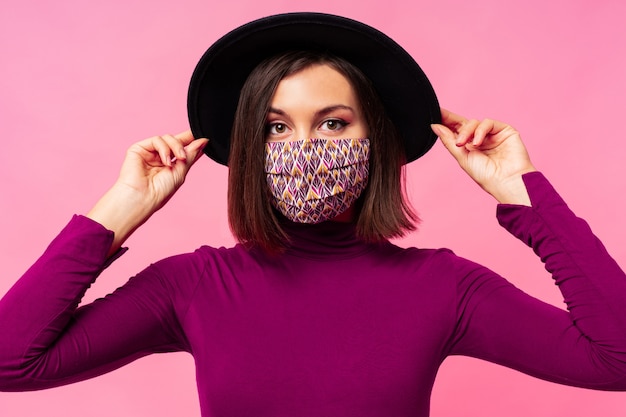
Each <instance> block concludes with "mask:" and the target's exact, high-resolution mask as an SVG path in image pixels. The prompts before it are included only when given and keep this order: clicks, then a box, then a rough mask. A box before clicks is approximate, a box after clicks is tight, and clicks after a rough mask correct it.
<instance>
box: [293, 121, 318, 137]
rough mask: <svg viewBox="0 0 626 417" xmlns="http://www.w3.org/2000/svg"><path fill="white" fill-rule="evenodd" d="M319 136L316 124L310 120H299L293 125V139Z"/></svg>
mask: <svg viewBox="0 0 626 417" xmlns="http://www.w3.org/2000/svg"><path fill="white" fill-rule="evenodd" d="M318 136H319V133H317V129H316V126H315V125H314V124H313V122H312V121H310V120H300V121H298V122H296V124H295V126H294V134H293V137H294V139H295V140H303V139H312V138H316V137H318Z"/></svg>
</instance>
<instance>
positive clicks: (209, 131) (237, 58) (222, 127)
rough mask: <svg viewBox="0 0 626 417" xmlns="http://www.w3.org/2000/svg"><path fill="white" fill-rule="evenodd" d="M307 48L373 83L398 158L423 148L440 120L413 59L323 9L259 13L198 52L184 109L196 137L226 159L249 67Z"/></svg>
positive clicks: (431, 93)
mask: <svg viewBox="0 0 626 417" xmlns="http://www.w3.org/2000/svg"><path fill="white" fill-rule="evenodd" d="M295 50H313V51H320V52H325V53H330V54H333V55H336V56H339V57H342V58H344V59H346V60H347V61H349V62H350V63H352V64H353V65H355V66H356V67H357V68H359V69H360V70H361V71H362V72H363V73H364V74H365V75H366V76H367V77H368V78H369V79H370V80H371V81H372V83H373V85H374V88H375V89H376V91H377V92H378V95H379V96H380V98H381V100H382V103H383V105H384V107H385V111H386V112H387V116H388V117H389V118H390V119H391V121H392V122H393V123H394V125H395V126H396V128H397V130H398V132H399V133H400V135H401V137H402V139H403V141H404V145H405V150H406V162H411V161H414V160H416V159H417V158H419V157H420V156H422V155H424V154H425V153H426V152H427V151H428V150H429V149H430V148H431V147H432V146H433V144H434V143H435V141H436V139H437V137H436V136H435V134H434V133H433V132H432V131H431V129H430V124H431V123H440V122H441V113H440V109H439V103H438V102H437V97H436V95H435V92H434V90H433V88H432V85H431V84H430V82H429V80H428V78H427V77H426V75H425V74H424V72H423V71H422V69H421V68H420V67H419V65H418V64H417V63H416V62H415V60H414V59H413V58H412V57H411V55H409V53H408V52H406V51H405V50H404V49H403V48H402V47H401V46H400V45H398V44H397V43H396V42H395V41H394V40H392V39H391V38H390V37H388V36H387V35H385V34H384V33H382V32H381V31H379V30H377V29H375V28H373V27H371V26H368V25H366V24H363V23H361V22H358V21H355V20H352V19H348V18H345V17H340V16H335V15H329V14H324V13H308V12H307V13H304V12H301V13H285V14H279V15H273V16H268V17H264V18H261V19H258V20H254V21H252V22H250V23H247V24H245V25H243V26H240V27H238V28H236V29H234V30H232V31H231V32H229V33H227V34H226V35H224V36H223V37H222V38H220V39H219V40H218V41H217V42H215V43H214V44H213V45H211V47H210V48H209V49H208V50H207V51H206V52H205V53H204V55H203V56H202V58H201V59H200V61H199V62H198V65H197V66H196V69H195V71H194V73H193V76H192V78H191V83H190V85H189V94H188V102H187V110H188V115H189V123H190V127H191V131H192V133H193V135H194V137H196V138H209V143H208V145H207V146H206V147H205V148H204V153H206V154H207V155H208V156H209V157H211V158H212V159H213V160H215V161H216V162H218V163H220V164H223V165H227V164H228V155H229V150H230V134H231V130H232V126H233V121H234V117H235V111H236V109H237V103H238V100H239V94H240V92H241V88H242V86H243V85H244V83H245V81H246V79H247V78H248V75H249V74H250V72H251V71H252V70H253V69H254V68H255V67H256V66H257V65H258V64H259V63H260V62H261V61H263V60H265V59H266V58H268V57H270V56H273V55H276V54H279V53H281V52H287V51H295Z"/></svg>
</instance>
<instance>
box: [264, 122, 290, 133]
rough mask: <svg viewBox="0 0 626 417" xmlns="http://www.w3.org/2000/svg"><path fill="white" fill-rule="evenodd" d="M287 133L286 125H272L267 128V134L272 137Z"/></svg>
mask: <svg viewBox="0 0 626 417" xmlns="http://www.w3.org/2000/svg"><path fill="white" fill-rule="evenodd" d="M286 131H287V125H286V124H284V123H270V124H269V125H268V126H267V133H268V134H270V135H282V134H283V133H285V132H286Z"/></svg>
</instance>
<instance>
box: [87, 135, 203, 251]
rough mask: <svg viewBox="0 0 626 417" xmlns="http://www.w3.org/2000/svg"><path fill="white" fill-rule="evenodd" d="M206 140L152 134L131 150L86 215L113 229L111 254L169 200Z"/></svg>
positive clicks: (181, 182) (187, 136)
mask: <svg viewBox="0 0 626 417" xmlns="http://www.w3.org/2000/svg"><path fill="white" fill-rule="evenodd" d="M207 143H208V140H207V139H199V140H194V138H193V136H192V135H191V132H190V131H186V132H183V133H180V134H178V135H175V136H172V135H164V136H153V137H151V138H148V139H145V140H143V141H141V142H138V143H135V144H134V145H132V146H131V147H130V148H129V149H128V151H127V153H126V159H125V160H124V163H123V164H122V168H121V170H120V175H119V178H118V179H117V181H116V182H115V184H114V185H113V187H111V189H109V191H108V192H107V193H106V194H105V195H104V196H103V197H102V198H101V199H100V200H99V201H98V203H97V204H96V205H95V206H94V207H93V208H92V209H91V211H90V212H89V213H88V214H87V217H89V218H91V219H93V220H95V221H96V222H98V223H100V224H102V225H103V226H104V227H106V228H107V229H108V230H111V231H113V233H114V239H113V243H112V245H111V250H110V251H109V253H110V254H112V253H114V252H115V251H117V249H119V248H120V247H121V245H122V243H123V242H124V241H125V240H126V239H127V238H128V237H129V236H130V235H131V234H132V233H133V231H135V230H136V229H137V228H138V227H139V226H141V225H142V224H143V223H144V222H145V221H146V220H147V219H148V218H150V216H152V214H154V213H155V212H156V211H157V210H159V209H160V208H161V207H163V205H165V203H167V201H168V200H169V199H170V198H171V197H172V195H173V194H174V193H175V192H176V190H178V188H179V187H180V186H181V185H182V184H183V182H184V181H185V176H186V175H187V173H188V172H189V169H190V168H191V167H192V165H193V164H194V163H195V162H196V161H197V160H198V158H199V157H200V156H201V155H202V149H203V148H204V146H206V144H207Z"/></svg>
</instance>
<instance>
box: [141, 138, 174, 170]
mask: <svg viewBox="0 0 626 417" xmlns="http://www.w3.org/2000/svg"><path fill="white" fill-rule="evenodd" d="M150 147H151V148H152V149H153V150H154V151H156V152H157V153H158V154H159V158H160V159H161V163H162V164H163V165H165V166H168V167H171V166H172V158H174V155H173V154H172V148H171V147H170V145H169V144H168V143H167V141H166V140H165V139H164V138H163V136H153V137H152V138H150ZM146 150H148V151H149V150H150V149H149V148H148V149H146Z"/></svg>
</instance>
